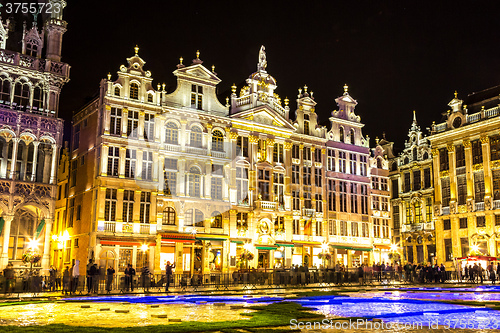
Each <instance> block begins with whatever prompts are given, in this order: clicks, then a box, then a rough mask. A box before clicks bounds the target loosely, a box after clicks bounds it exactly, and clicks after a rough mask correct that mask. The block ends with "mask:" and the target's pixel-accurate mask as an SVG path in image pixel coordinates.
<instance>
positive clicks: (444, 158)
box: [439, 148, 449, 171]
mask: <svg viewBox="0 0 500 333" xmlns="http://www.w3.org/2000/svg"><path fill="white" fill-rule="evenodd" d="M448 169H449V165H448V149H446V148H441V149H439V171H445V170H448Z"/></svg>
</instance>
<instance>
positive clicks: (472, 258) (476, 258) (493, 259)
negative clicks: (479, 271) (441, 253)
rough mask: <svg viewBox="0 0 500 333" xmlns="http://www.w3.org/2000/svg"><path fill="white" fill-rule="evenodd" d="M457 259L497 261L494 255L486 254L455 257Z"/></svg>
mask: <svg viewBox="0 0 500 333" xmlns="http://www.w3.org/2000/svg"><path fill="white" fill-rule="evenodd" d="M456 259H457V260H467V261H498V260H499V259H498V258H496V257H488V256H471V257H462V258H456Z"/></svg>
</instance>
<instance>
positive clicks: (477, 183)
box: [474, 171, 484, 202]
mask: <svg viewBox="0 0 500 333" xmlns="http://www.w3.org/2000/svg"><path fill="white" fill-rule="evenodd" d="M474 194H475V195H474V200H475V201H476V202H484V173H483V171H479V172H475V173H474Z"/></svg>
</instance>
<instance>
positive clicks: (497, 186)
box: [491, 170, 500, 200]
mask: <svg viewBox="0 0 500 333" xmlns="http://www.w3.org/2000/svg"><path fill="white" fill-rule="evenodd" d="M491 173H492V179H493V200H500V170H492V172H491Z"/></svg>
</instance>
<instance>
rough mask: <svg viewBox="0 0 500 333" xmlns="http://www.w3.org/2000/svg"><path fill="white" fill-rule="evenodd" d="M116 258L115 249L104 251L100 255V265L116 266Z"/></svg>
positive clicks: (104, 266)
mask: <svg viewBox="0 0 500 333" xmlns="http://www.w3.org/2000/svg"><path fill="white" fill-rule="evenodd" d="M115 259H116V256H115V254H114V252H113V251H103V252H101V255H100V256H99V266H100V267H102V268H104V269H108V268H109V267H112V268H115Z"/></svg>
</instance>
